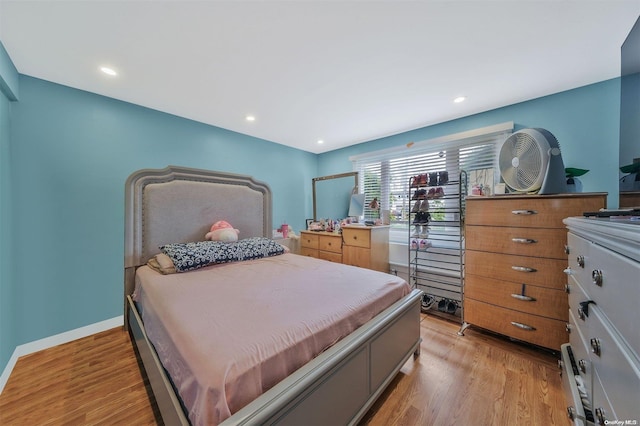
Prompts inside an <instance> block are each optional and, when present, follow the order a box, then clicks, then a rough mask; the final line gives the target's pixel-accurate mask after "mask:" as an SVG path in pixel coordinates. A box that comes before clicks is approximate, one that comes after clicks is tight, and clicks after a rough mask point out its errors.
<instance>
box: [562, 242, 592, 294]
mask: <svg viewBox="0 0 640 426" xmlns="http://www.w3.org/2000/svg"><path fill="white" fill-rule="evenodd" d="M592 245H593V244H592V243H591V242H589V241H587V240H585V239H584V238H582V237H579V236H577V235H575V234H572V233H571V232H569V233H568V234H567V246H569V254H568V255H567V257H568V260H569V269H570V270H571V275H572V276H573V277H575V279H576V280H577V281H578V282H580V283H585V284H586V283H588V282H590V281H591V270H592V269H593V268H594V266H593V261H592V258H591V253H590V248H591V246H592Z"/></svg>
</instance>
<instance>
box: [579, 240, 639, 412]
mask: <svg viewBox="0 0 640 426" xmlns="http://www.w3.org/2000/svg"><path fill="white" fill-rule="evenodd" d="M590 257H591V262H590V265H591V266H590V267H589V268H587V273H588V275H589V278H588V281H587V282H586V283H585V282H581V285H582V286H583V287H584V289H585V290H586V292H587V293H588V294H589V296H590V297H591V298H592V299H593V300H594V301H595V302H596V304H597V305H598V308H600V311H601V312H604V313H605V314H606V316H607V318H608V319H609V321H610V322H611V324H612V325H613V327H614V328H615V329H617V330H618V332H619V333H620V334H621V335H622V336H624V338H625V339H626V340H627V344H628V345H629V346H631V347H632V348H633V350H634V351H635V352H636V353H638V354H640V328H639V327H640V324H638V320H639V319H640V315H638V303H640V264H639V263H636V262H634V261H632V260H631V259H629V258H627V257H624V256H621V255H619V254H617V253H615V252H612V251H609V250H606V249H605V248H604V247H602V246H600V245H597V244H593V245H592V246H591V249H590ZM594 276H595V277H596V278H597V277H598V276H600V277H602V278H601V280H598V279H596V280H594ZM638 420H640V419H638Z"/></svg>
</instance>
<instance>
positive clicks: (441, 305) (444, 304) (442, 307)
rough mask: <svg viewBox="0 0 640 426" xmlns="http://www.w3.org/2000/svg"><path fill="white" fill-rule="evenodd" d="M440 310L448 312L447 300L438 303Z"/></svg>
mask: <svg viewBox="0 0 640 426" xmlns="http://www.w3.org/2000/svg"><path fill="white" fill-rule="evenodd" d="M438 310H439V311H440V312H446V311H447V299H441V300H440V301H439V302H438Z"/></svg>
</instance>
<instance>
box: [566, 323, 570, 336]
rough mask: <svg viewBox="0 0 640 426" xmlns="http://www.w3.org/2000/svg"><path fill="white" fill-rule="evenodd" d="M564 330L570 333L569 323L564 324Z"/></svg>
mask: <svg viewBox="0 0 640 426" xmlns="http://www.w3.org/2000/svg"><path fill="white" fill-rule="evenodd" d="M564 330H565V331H566V332H567V333H569V334H571V324H569V323H567V324H565V326H564Z"/></svg>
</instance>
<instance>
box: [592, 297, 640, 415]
mask: <svg viewBox="0 0 640 426" xmlns="http://www.w3.org/2000/svg"><path fill="white" fill-rule="evenodd" d="M587 322H588V323H589V329H588V334H587V336H586V337H587V338H588V339H589V346H590V347H591V352H592V354H591V360H592V362H593V369H594V371H595V372H596V373H597V375H598V377H599V379H600V383H601V385H602V387H603V388H604V390H605V391H606V394H607V396H608V400H609V401H610V402H611V404H612V408H613V410H614V412H615V413H611V416H609V415H607V416H606V417H607V419H608V420H615V419H638V412H639V411H638V409H639V405H640V400H639V399H638V398H639V395H640V361H639V360H638V358H637V355H634V354H632V353H630V351H629V349H628V347H626V345H624V344H622V343H621V342H620V341H619V340H618V338H617V336H616V335H615V334H614V333H613V332H612V330H611V329H610V328H609V326H608V325H607V324H606V323H605V321H604V318H603V316H602V314H601V312H600V310H599V309H598V307H595V308H594V309H593V311H592V312H590V313H589V318H588V319H587ZM594 339H595V340H594ZM594 347H595V348H597V350H596V349H594ZM596 385H597V383H595V381H594V387H595V386H596ZM593 402H594V406H595V408H597V407H598V405H601V404H603V402H602V401H599V400H598V398H597V392H596V391H595V389H594V401H593ZM639 420H640V419H639Z"/></svg>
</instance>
